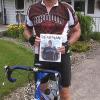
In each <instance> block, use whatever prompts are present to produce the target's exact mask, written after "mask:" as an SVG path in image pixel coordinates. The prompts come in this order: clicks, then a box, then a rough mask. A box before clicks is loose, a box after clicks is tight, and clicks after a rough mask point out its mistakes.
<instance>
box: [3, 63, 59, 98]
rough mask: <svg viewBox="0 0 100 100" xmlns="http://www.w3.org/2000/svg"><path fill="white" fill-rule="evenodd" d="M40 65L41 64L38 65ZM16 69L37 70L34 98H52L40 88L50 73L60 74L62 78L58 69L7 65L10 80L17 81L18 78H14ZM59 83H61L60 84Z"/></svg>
mask: <svg viewBox="0 0 100 100" xmlns="http://www.w3.org/2000/svg"><path fill="white" fill-rule="evenodd" d="M38 66H40V65H38ZM16 69H20V70H27V71H32V72H35V73H36V74H37V80H36V82H35V83H36V84H35V85H36V89H35V99H34V100H41V96H42V97H43V98H44V100H51V99H50V98H48V96H47V95H46V94H44V93H43V92H42V91H41V90H40V84H41V80H42V79H43V78H44V77H46V76H47V75H48V74H49V73H51V74H54V75H55V77H58V76H59V79H60V74H59V72H57V71H53V70H45V69H39V68H37V67H30V66H5V70H6V75H7V78H8V80H9V81H10V82H15V81H16V79H15V78H12V77H11V75H12V72H13V71H14V70H16ZM58 85H59V84H58Z"/></svg>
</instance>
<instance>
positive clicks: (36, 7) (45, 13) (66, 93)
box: [24, 0, 80, 100]
mask: <svg viewBox="0 0 100 100" xmlns="http://www.w3.org/2000/svg"><path fill="white" fill-rule="evenodd" d="M33 29H34V32H33ZM69 29H70V37H69V38H68V35H69V34H68V30H69ZM42 33H45V34H48V33H49V34H59V35H60V34H61V35H62V38H63V44H62V46H61V47H60V48H59V49H58V52H61V54H62V55H61V62H60V63H57V62H43V61H39V57H38V56H39V53H38V52H39V44H40V42H41V40H40V38H39V36H40V34H42ZM34 35H35V36H34ZM24 36H25V37H26V39H28V40H29V42H30V43H31V45H34V46H35V62H39V63H42V64H43V66H45V68H51V69H53V70H57V71H59V72H60V74H61V86H62V88H61V90H60V98H61V99H60V100H71V94H70V89H69V87H70V83H71V82H70V81H71V64H70V55H69V53H68V48H69V46H70V45H72V44H73V43H75V42H76V41H77V40H78V39H79V37H80V25H79V22H78V19H77V16H76V14H75V11H74V10H73V8H72V7H71V6H70V5H69V4H67V3H62V2H59V0H42V1H40V2H39V3H36V4H33V5H32V6H31V7H30V8H29V10H28V14H27V22H26V26H25V31H24Z"/></svg>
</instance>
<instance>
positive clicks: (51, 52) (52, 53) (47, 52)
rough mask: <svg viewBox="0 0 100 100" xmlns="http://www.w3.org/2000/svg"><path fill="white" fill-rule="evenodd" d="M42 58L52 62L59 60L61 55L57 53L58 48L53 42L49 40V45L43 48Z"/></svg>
mask: <svg viewBox="0 0 100 100" xmlns="http://www.w3.org/2000/svg"><path fill="white" fill-rule="evenodd" d="M42 58H43V59H44V60H51V61H55V60H58V58H59V53H58V51H57V48H56V47H55V46H53V43H52V40H48V43H47V45H46V46H45V47H44V48H43V51H42Z"/></svg>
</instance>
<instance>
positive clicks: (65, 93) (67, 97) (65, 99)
mask: <svg viewBox="0 0 100 100" xmlns="http://www.w3.org/2000/svg"><path fill="white" fill-rule="evenodd" d="M60 98H61V100H71V93H70V89H69V88H62V89H61V90H60Z"/></svg>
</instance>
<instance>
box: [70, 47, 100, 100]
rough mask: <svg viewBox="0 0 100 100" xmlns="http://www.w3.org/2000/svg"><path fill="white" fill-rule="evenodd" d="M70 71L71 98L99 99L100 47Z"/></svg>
mask: <svg viewBox="0 0 100 100" xmlns="http://www.w3.org/2000/svg"><path fill="white" fill-rule="evenodd" d="M75 67H76V68H74V69H73V71H72V73H73V74H72V94H73V99H72V100H100V47H99V48H98V49H97V50H96V51H95V52H94V56H93V55H92V56H91V57H89V58H88V59H85V60H84V61H83V62H82V63H81V64H79V65H78V66H75Z"/></svg>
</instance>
